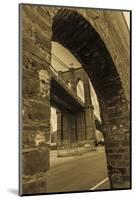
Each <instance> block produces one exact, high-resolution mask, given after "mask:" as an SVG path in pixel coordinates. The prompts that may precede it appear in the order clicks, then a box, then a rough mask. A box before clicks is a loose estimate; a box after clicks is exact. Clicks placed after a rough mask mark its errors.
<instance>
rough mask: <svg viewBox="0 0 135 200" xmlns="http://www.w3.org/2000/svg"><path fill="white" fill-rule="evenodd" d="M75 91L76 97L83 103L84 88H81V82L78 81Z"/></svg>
mask: <svg viewBox="0 0 135 200" xmlns="http://www.w3.org/2000/svg"><path fill="white" fill-rule="evenodd" d="M76 89H77V95H78V96H79V97H80V98H81V100H82V101H83V102H85V98H84V86H83V82H82V81H81V80H79V81H78V83H77V88H76Z"/></svg>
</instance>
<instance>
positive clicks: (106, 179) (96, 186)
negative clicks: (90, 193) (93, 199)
mask: <svg viewBox="0 0 135 200" xmlns="http://www.w3.org/2000/svg"><path fill="white" fill-rule="evenodd" d="M106 181H108V177H107V178H105V179H104V180H103V181H101V182H100V183H98V184H97V185H95V186H94V187H92V188H90V190H95V189H96V188H98V187H99V186H100V185H102V184H103V183H105V182H106Z"/></svg>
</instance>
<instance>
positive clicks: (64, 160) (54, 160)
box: [50, 147, 105, 168]
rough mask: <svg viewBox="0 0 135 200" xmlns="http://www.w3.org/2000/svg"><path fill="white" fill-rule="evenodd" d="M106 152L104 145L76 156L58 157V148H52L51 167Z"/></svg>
mask: <svg viewBox="0 0 135 200" xmlns="http://www.w3.org/2000/svg"><path fill="white" fill-rule="evenodd" d="M104 153H105V149H104V147H97V148H96V150H95V151H91V152H87V153H85V154H82V155H75V156H70V157H57V150H51V151H50V168H53V167H56V166H59V165H61V164H65V163H67V162H70V161H75V160H78V159H83V158H87V157H94V156H98V155H100V154H104Z"/></svg>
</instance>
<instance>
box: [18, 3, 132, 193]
mask: <svg viewBox="0 0 135 200" xmlns="http://www.w3.org/2000/svg"><path fill="white" fill-rule="evenodd" d="M20 12H21V15H20V16H21V18H20V19H21V25H22V29H21V30H20V35H21V44H22V46H21V45H20V52H21V53H22V55H20V58H21V59H20V60H21V65H20V68H21V71H22V80H23V81H22V82H21V84H20V85H22V88H23V89H22V96H21V98H22V101H21V109H22V110H21V111H22V112H20V119H21V121H22V126H21V127H20V128H21V130H20V132H21V133H20V134H21V137H20V138H21V147H20V152H21V158H20V159H21V160H20V163H21V165H22V169H21V170H20V179H21V180H22V183H21V184H20V193H21V194H22V193H23V194H34V193H36V194H37V193H44V192H46V191H47V185H46V178H45V177H46V174H47V171H48V169H49V151H48V146H47V141H48V139H49V134H50V96H51V91H50V86H51V75H50V68H51V56H52V55H51V41H52V40H53V41H57V42H59V43H60V44H62V45H63V46H65V47H66V48H67V49H68V50H69V51H70V52H71V53H72V54H73V55H74V56H75V57H76V58H77V59H78V60H79V61H80V63H81V65H82V66H83V68H84V69H85V71H86V72H87V74H88V75H89V77H90V80H91V82H92V85H93V86H94V89H95V91H96V94H97V97H98V101H99V105H100V111H101V115H102V122H103V125H104V133H105V145H106V153H107V162H108V172H109V177H110V183H111V188H112V189H115V188H116V189H119V188H130V185H131V178H130V112H129V109H128V105H129V102H130V87H129V86H130V80H129V79H130V76H129V74H130V67H129V66H130V65H129V63H130V59H129V58H130V56H129V53H130V51H129V31H128V30H127V26H126V25H125V21H124V19H123V16H122V12H121V11H111V10H109V11H108V10H98V9H90V10H89V9H88V10H87V9H83V8H67V9H61V8H58V7H49V6H39V5H25V4H23V5H21V6H20ZM87 85H88V84H87V82H85V88H86V86H87ZM56 86H57V85H56V84H55V82H54V87H56ZM70 100H71V99H70ZM72 102H73V105H72V109H74V107H75V106H74V105H76V110H78V108H80V104H78V103H77V104H76V103H75V101H74V99H72ZM63 103H65V102H63ZM87 109H88V110H89V109H90V106H87ZM87 125H88V126H89V121H87ZM89 128H90V127H88V129H89ZM80 131H81V129H80ZM87 132H89V131H87ZM39 138H40V142H37V141H39ZM21 165H20V166H21Z"/></svg>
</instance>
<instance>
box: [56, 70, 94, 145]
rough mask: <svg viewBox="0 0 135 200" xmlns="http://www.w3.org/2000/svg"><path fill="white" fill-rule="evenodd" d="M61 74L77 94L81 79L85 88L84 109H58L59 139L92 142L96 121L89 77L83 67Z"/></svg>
mask: <svg viewBox="0 0 135 200" xmlns="http://www.w3.org/2000/svg"><path fill="white" fill-rule="evenodd" d="M59 75H60V76H61V77H62V78H63V79H64V80H65V82H66V83H67V85H69V87H70V88H71V89H72V90H73V91H74V92H75V93H76V94H77V85H78V82H79V81H80V80H81V81H82V83H83V88H82V89H83V90H84V104H85V107H84V109H80V110H79V109H78V110H77V111H76V112H70V113H69V112H66V111H63V112H61V111H57V127H58V130H57V139H58V141H59V142H60V141H66V140H68V141H70V142H77V141H84V140H85V141H86V142H92V141H93V140H94V139H95V121H94V114H93V109H94V108H93V105H92V101H91V94H90V84H89V77H88V75H87V73H86V72H85V71H84V69H83V68H77V69H74V68H70V69H69V70H68V71H65V72H61V71H59Z"/></svg>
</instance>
